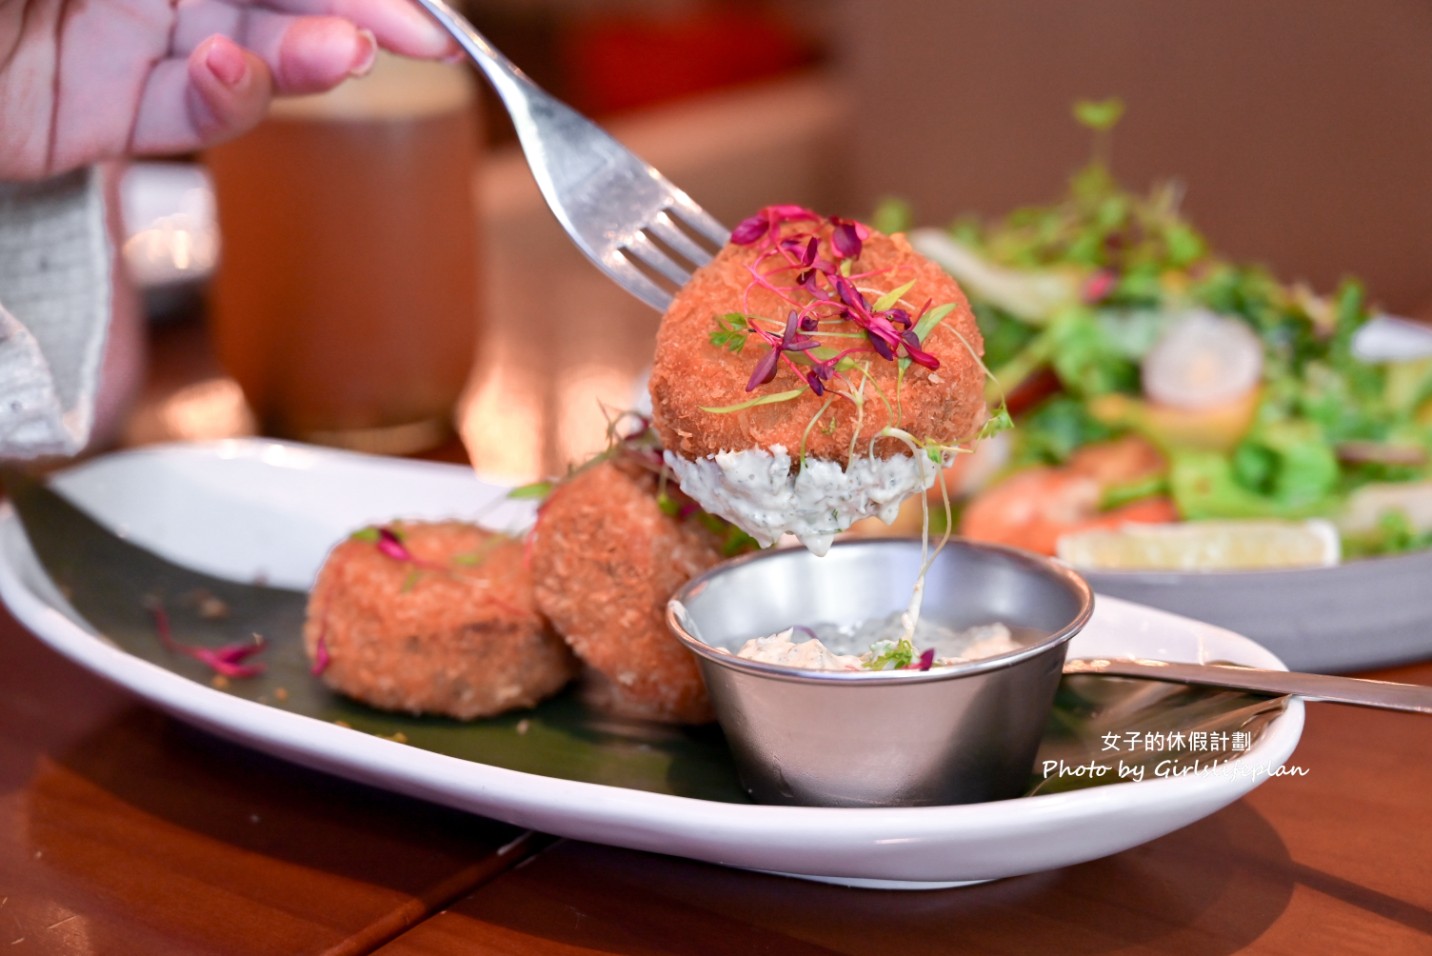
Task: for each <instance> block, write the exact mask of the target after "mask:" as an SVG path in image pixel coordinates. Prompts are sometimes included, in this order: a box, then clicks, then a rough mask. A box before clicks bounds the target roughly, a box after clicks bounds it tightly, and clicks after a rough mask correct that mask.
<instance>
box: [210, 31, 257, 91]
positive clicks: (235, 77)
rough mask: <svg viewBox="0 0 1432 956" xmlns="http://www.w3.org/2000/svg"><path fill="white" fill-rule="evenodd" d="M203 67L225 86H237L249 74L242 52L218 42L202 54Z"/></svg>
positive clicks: (231, 45)
mask: <svg viewBox="0 0 1432 956" xmlns="http://www.w3.org/2000/svg"><path fill="white" fill-rule="evenodd" d="M204 65H205V66H207V67H208V68H209V72H210V73H212V74H214V78H215V79H217V80H218V81H219V82H220V83H222V84H224V85H225V86H230V87H233V86H238V85H239V84H240V83H242V82H243V80H244V76H245V75H247V73H248V72H249V64H248V61H247V60H245V59H244V51H243V50H240V49H239V48H238V47H237V46H235V45H234V44H232V43H227V42H225V41H223V40H219V41H218V42H216V43H213V44H211V45H210V47H209V52H208V53H206V54H204Z"/></svg>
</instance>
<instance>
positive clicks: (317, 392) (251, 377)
mask: <svg viewBox="0 0 1432 956" xmlns="http://www.w3.org/2000/svg"><path fill="white" fill-rule="evenodd" d="M478 135H479V134H478V116H477V106H476V90H475V78H474V77H473V75H472V74H471V72H470V71H469V70H467V69H466V68H464V67H460V66H455V65H445V64H436V63H424V62H416V61H411V60H402V59H399V58H396V57H389V56H386V55H384V56H380V58H379V60H378V63H377V65H376V66H375V68H374V70H373V72H372V73H371V74H370V75H369V76H367V77H365V78H363V79H359V80H351V81H349V82H347V83H345V84H343V85H342V86H341V87H339V88H338V89H337V90H335V91H333V92H331V93H326V94H323V95H321V96H309V97H300V98H295V99H290V100H285V101H280V102H279V103H278V104H277V105H276V106H275V109H274V111H273V114H272V116H271V117H270V118H269V119H267V120H265V121H264V122H263V123H262V124H261V125H260V126H259V127H258V128H257V129H256V130H254V131H253V132H251V133H249V134H247V135H245V136H243V137H240V138H239V139H236V140H234V141H232V142H230V143H227V144H225V145H223V146H220V147H218V148H216V149H214V150H212V151H210V152H209V153H208V154H207V156H206V161H207V163H208V165H209V167H210V169H211V171H212V173H213V176H214V182H215V190H216V196H217V201H218V216H219V228H220V233H221V236H222V251H221V258H220V262H219V267H218V272H217V275H216V276H215V282H214V289H213V297H212V302H211V322H212V332H213V338H214V343H215V348H216V350H217V354H218V358H219V361H220V363H221V365H222V366H223V367H224V369H225V371H226V372H227V373H228V374H230V375H232V376H233V377H234V379H236V380H237V381H238V383H239V385H240V387H241V388H242V389H243V393H244V396H245V398H246V399H247V400H248V403H249V405H250V406H251V407H252V409H253V412H254V414H255V416H256V418H257V420H258V422H259V425H260V428H261V429H262V430H263V431H264V432H265V433H268V434H272V435H277V436H282V437H287V438H295V439H300V440H305V441H312V442H317V443H321V444H331V445H339V446H345V447H351V448H358V449H362V450H367V451H374V452H380V453H390V454H406V453H411V452H415V451H420V450H422V449H424V448H425V447H430V446H433V445H436V444H438V443H440V442H442V441H443V440H444V439H446V438H447V437H448V436H449V435H450V434H451V431H452V427H453V425H452V417H453V414H454V409H455V406H456V403H457V400H458V398H459V396H460V395H461V393H462V389H463V386H464V384H465V382H466V380H467V377H468V374H469V372H470V370H471V368H472V362H473V357H474V351H475V344H476V340H477V334H478V320H479V315H478V285H477V283H478V275H477V256H478V250H477V228H478V224H477V213H476V210H475V208H474V181H475V179H474V174H475V169H476V162H477V157H478V151H479V138H478Z"/></svg>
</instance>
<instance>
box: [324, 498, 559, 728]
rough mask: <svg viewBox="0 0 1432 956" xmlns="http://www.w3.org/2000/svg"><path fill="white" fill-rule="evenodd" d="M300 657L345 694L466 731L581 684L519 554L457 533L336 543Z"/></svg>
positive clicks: (512, 544)
mask: <svg viewBox="0 0 1432 956" xmlns="http://www.w3.org/2000/svg"><path fill="white" fill-rule="evenodd" d="M304 646H305V648H306V650H307V652H308V655H309V657H310V659H312V660H313V661H314V664H315V670H316V671H318V672H319V674H320V677H321V679H322V680H323V681H324V683H326V684H327V685H328V686H329V687H331V688H333V689H334V690H336V691H339V692H340V693H343V694H346V695H348V696H350V697H354V698H356V699H358V700H360V701H363V702H364V703H367V704H370V705H371V706H374V707H378V708H381V709H384V710H394V711H405V712H409V713H422V714H444V715H447V716H450V717H456V718H459V719H463V720H467V719H471V718H475V717H487V716H491V715H493V714H499V713H502V712H504V711H508V710H513V709H515V708H519V707H530V706H532V705H533V704H536V703H537V702H538V701H540V700H542V699H544V698H546V697H549V696H551V695H552V694H554V693H556V692H557V691H558V690H560V689H561V688H562V687H563V686H564V685H566V684H567V682H568V681H569V680H570V679H571V678H572V677H573V676H574V675H575V674H576V672H577V662H576V659H575V658H574V657H573V656H572V654H571V652H570V651H569V650H568V649H567V646H566V644H565V643H564V642H563V641H562V639H561V638H560V637H558V636H557V635H556V634H555V633H553V631H552V630H551V628H550V627H549V626H548V624H547V622H546V620H545V619H544V618H543V617H542V615H541V614H540V613H538V611H537V608H536V603H535V601H534V598H533V589H532V579H531V575H530V574H529V573H528V571H527V568H526V566H525V564H524V562H523V548H522V544H521V542H520V541H517V540H514V539H512V538H509V537H507V536H505V535H502V534H498V533H496V532H492V531H487V530H484V529H482V528H478V527H476V526H474V525H469V524H463V523H460V522H434V523H425V522H395V523H393V524H389V525H386V526H384V527H381V528H367V529H364V530H363V531H361V532H358V533H357V534H355V535H353V536H352V537H350V538H348V539H347V540H345V541H343V542H341V543H340V544H339V545H338V546H337V547H335V548H334V549H333V550H332V551H331V552H330V553H329V555H328V558H327V560H326V561H325V563H324V565H323V567H322V569H321V570H320V571H319V574H318V579H317V581H316V582H315V584H314V586H313V590H312V592H311V593H310V596H309V603H308V619H307V621H306V623H305V625H304Z"/></svg>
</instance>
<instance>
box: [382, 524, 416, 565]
mask: <svg viewBox="0 0 1432 956" xmlns="http://www.w3.org/2000/svg"><path fill="white" fill-rule="evenodd" d="M378 551H379V552H380V553H381V554H382V555H383V556H384V557H388V558H392V559H393V560H394V561H412V560H413V553H412V552H411V551H409V550H408V548H407V546H406V545H404V544H403V539H402V538H401V537H399V536H398V533H397V532H396V531H394V530H393V529H392V528H390V527H388V526H387V525H384V526H383V527H381V528H379V529H378Z"/></svg>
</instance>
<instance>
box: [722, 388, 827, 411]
mask: <svg viewBox="0 0 1432 956" xmlns="http://www.w3.org/2000/svg"><path fill="white" fill-rule="evenodd" d="M805 393H806V390H805V389H803V388H793V389H791V390H790V391H788V392H776V393H775V394H774V395H759V396H757V397H756V398H753V399H750V400H749V401H745V402H737V403H736V404H735V405H716V406H706V405H702V406H701V410H702V411H703V412H712V413H714V414H717V415H725V414H728V413H730V412H741V411H745V410H746V409H748V408H755V407H756V406H758V405H774V404H776V403H777V402H789V401H791V400H792V399H795V398H800V397H801V396H802V395H804V394H805Z"/></svg>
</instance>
